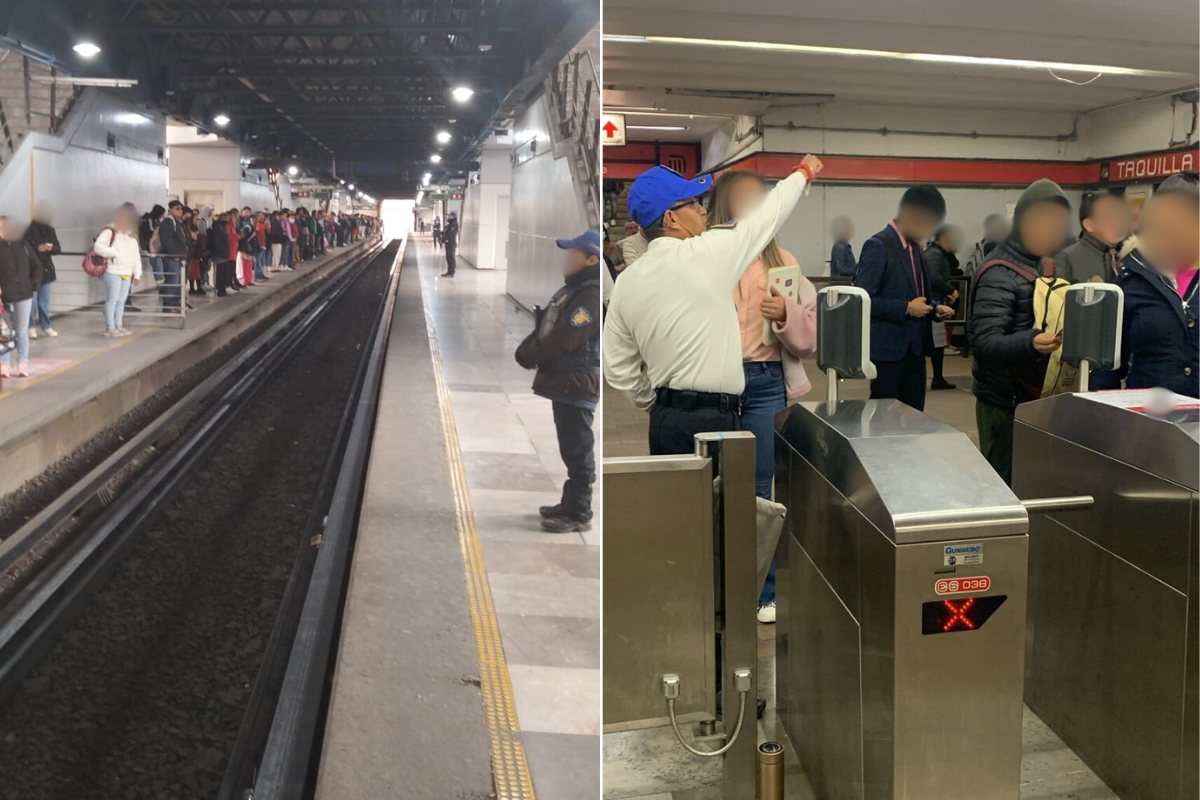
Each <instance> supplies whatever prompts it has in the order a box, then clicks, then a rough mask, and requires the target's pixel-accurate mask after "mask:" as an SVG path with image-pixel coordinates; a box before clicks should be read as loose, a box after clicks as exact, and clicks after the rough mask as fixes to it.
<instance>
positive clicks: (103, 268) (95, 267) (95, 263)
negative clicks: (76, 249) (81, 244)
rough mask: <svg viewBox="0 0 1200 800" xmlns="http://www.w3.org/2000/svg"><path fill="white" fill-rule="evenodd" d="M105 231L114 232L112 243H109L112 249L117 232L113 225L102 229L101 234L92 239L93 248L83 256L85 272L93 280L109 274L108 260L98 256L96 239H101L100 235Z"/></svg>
mask: <svg viewBox="0 0 1200 800" xmlns="http://www.w3.org/2000/svg"><path fill="white" fill-rule="evenodd" d="M105 231H111V232H112V241H110V242H109V246H110V247H111V246H112V245H113V244H115V243H116V240H117V232H116V230H114V229H113V227H112V226H111V225H105V226H104V227H103V228H101V229H100V233H97V234H96V238H95V239H92V246H91V247H89V248H88V251H87V253H85V254H84V256H83V271H84V272H86V273H87V274H88V275H91V276H92V277H93V278H99V277H100V276H101V275H103V274H104V273H105V272H108V259H107V258H105V257H104V256H101V255H97V254H96V239H99V238H100V234H101V233H104V232H105Z"/></svg>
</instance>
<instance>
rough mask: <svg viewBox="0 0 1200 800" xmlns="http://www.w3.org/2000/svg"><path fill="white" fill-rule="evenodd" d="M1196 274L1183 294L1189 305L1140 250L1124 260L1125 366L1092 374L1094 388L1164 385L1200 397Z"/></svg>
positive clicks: (1121, 282) (1120, 281)
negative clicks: (1123, 383) (1122, 385)
mask: <svg viewBox="0 0 1200 800" xmlns="http://www.w3.org/2000/svg"><path fill="white" fill-rule="evenodd" d="M1198 281H1200V276H1198V275H1193V276H1192V282H1191V285H1190V286H1188V287H1187V288H1186V289H1185V291H1184V298H1185V299H1187V300H1188V302H1187V304H1186V305H1185V302H1184V300H1182V299H1180V297H1179V294H1178V292H1176V291H1175V288H1174V287H1172V286H1171V285H1170V284H1169V283H1167V281H1166V279H1164V278H1163V277H1162V276H1161V275H1159V274H1158V273H1157V272H1156V271H1155V270H1154V268H1153V267H1152V266H1150V263H1149V261H1147V260H1146V257H1145V256H1143V255H1142V254H1141V253H1140V252H1139V251H1137V250H1134V251H1133V252H1132V253H1130V254H1129V255H1127V256H1126V257H1125V260H1124V261H1123V262H1122V270H1121V272H1120V274H1119V275H1118V276H1117V281H1116V283H1117V285H1118V286H1120V287H1121V289H1122V291H1124V292H1125V318H1124V322H1123V327H1122V331H1121V367H1120V369H1118V370H1114V371H1112V372H1094V373H1092V380H1091V387H1092V388H1093V389H1119V388H1120V387H1121V381H1122V379H1123V380H1124V381H1125V386H1126V388H1128V389H1150V388H1153V387H1155V386H1161V387H1162V388H1164V389H1170V390H1171V391H1172V392H1176V393H1178V394H1182V395H1187V396H1188V397H1200V323H1198V322H1197V311H1198V310H1200V303H1197V302H1196V285H1197V282H1198Z"/></svg>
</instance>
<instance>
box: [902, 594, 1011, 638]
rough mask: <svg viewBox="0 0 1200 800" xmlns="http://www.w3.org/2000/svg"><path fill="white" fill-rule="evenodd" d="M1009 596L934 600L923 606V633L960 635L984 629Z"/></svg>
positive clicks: (998, 595)
mask: <svg viewBox="0 0 1200 800" xmlns="http://www.w3.org/2000/svg"><path fill="white" fill-rule="evenodd" d="M1007 599H1008V595H1004V594H997V595H991V596H988V597H968V598H966V599H964V600H932V601H930V602H928V603H924V604H922V606H921V633H922V634H924V635H926V636H928V635H930V634H934V633H959V632H961V631H973V630H978V629H979V628H982V627H983V625H984V623H986V622H987V621H988V620H989V619H990V618H991V616H992V614H995V613H996V609H998V608H1000V606H1002V605H1003V604H1004V601H1005V600H1007Z"/></svg>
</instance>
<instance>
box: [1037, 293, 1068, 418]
mask: <svg viewBox="0 0 1200 800" xmlns="http://www.w3.org/2000/svg"><path fill="white" fill-rule="evenodd" d="M1070 285H1071V283H1070V281H1067V280H1065V279H1064V278H1056V277H1054V276H1053V275H1051V276H1047V277H1040V278H1038V279H1037V281H1036V282H1035V283H1034V285H1033V327H1035V328H1037V329H1038V330H1040V331H1044V332H1046V333H1062V329H1063V310H1064V309H1065V308H1066V296H1067V287H1068V286H1070ZM1078 388H1079V368H1078V367H1073V366H1071V365H1070V364H1068V363H1067V362H1065V361H1063V360H1062V348H1061V347H1060V348H1058V349H1057V350H1055V351H1054V352H1053V353H1051V354H1050V363H1049V365H1048V366H1047V367H1046V379H1045V380H1044V381H1043V382H1042V395H1041V396H1042V397H1050V396H1051V395H1055V394H1069V393H1071V392H1074V391H1077V390H1078Z"/></svg>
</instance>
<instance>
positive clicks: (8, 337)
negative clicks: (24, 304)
mask: <svg viewBox="0 0 1200 800" xmlns="http://www.w3.org/2000/svg"><path fill="white" fill-rule="evenodd" d="M16 346H17V328H16V326H15V325H13V319H12V314H10V313H8V311H6V310H5V309H4V306H0V354H4V353H7V352H8V351H9V350H12V349H13V348H15V347H16Z"/></svg>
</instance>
